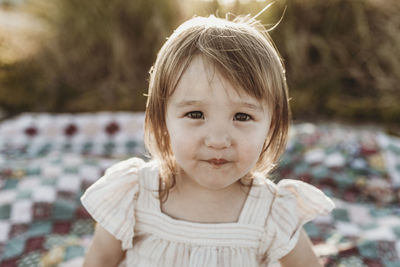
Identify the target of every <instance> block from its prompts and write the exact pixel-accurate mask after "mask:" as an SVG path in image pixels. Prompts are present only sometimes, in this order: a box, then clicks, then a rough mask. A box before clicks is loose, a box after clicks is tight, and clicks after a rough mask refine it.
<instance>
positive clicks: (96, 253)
mask: <svg viewBox="0 0 400 267" xmlns="http://www.w3.org/2000/svg"><path fill="white" fill-rule="evenodd" d="M124 256H125V255H124V252H123V251H122V248H121V241H119V240H117V239H116V238H115V237H114V236H113V235H111V234H110V233H109V232H107V231H106V230H105V229H104V228H103V227H101V226H100V225H99V224H97V226H96V230H95V232H94V236H93V240H92V244H91V245H90V247H89V250H88V252H87V253H86V256H85V261H84V263H83V266H84V267H101V266H105V267H111V266H118V264H119V263H120V262H121V261H122V259H123V258H124Z"/></svg>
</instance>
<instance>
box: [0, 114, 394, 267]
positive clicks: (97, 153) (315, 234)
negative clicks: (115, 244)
mask: <svg viewBox="0 0 400 267" xmlns="http://www.w3.org/2000/svg"><path fill="white" fill-rule="evenodd" d="M143 119H144V115H143V114H142V113H122V112H120V113H95V114H76V115H69V114H66V115H65V114H64V115H49V114H23V115H21V116H19V117H17V118H15V119H12V120H8V121H4V122H2V123H0V266H45V267H51V266H63V267H72V266H80V264H81V260H82V257H83V255H84V253H85V251H86V249H87V247H88V245H89V243H90V239H91V236H92V234H93V230H94V221H93V220H92V219H91V218H90V216H89V214H88V213H87V212H86V211H85V209H84V208H83V207H82V205H81V204H80V201H79V198H80V196H81V195H82V193H83V192H84V191H85V190H86V188H88V187H89V186H90V185H91V184H92V183H93V182H95V181H96V180H97V179H98V178H100V177H101V176H102V174H103V173H104V171H105V169H106V168H107V167H109V166H110V165H112V164H113V163H115V162H118V161H120V160H122V159H125V158H128V157H132V156H139V157H142V158H145V152H144V146H143V141H142V136H143V131H142V127H143ZM284 178H291V179H300V180H303V181H305V182H308V183H311V184H313V185H315V186H317V187H319V188H320V189H322V190H323V191H324V192H325V193H326V194H327V195H329V196H330V197H332V198H333V200H334V202H335V204H336V209H335V210H334V211H333V212H332V213H331V214H330V215H328V216H321V217H318V218H317V219H315V220H314V221H312V222H310V223H308V224H306V225H305V229H306V231H307V232H308V234H309V236H310V237H311V239H312V241H313V243H314V245H315V250H316V251H317V253H318V254H319V255H320V256H321V258H322V260H323V261H324V263H325V266H349V267H350V266H351V267H353V266H387V267H399V266H400V139H399V138H396V137H392V136H388V135H386V134H384V133H383V132H380V131H376V130H374V129H361V128H360V129H359V128H352V127H347V126H343V125H336V124H324V125H322V124H318V125H316V124H308V123H304V124H295V125H294V126H293V127H292V130H291V133H290V141H289V144H288V148H287V151H286V152H285V154H284V156H283V157H282V159H281V161H280V164H279V166H278V168H277V169H276V170H275V172H274V173H273V174H272V175H271V179H274V180H275V181H279V180H280V179H284Z"/></svg>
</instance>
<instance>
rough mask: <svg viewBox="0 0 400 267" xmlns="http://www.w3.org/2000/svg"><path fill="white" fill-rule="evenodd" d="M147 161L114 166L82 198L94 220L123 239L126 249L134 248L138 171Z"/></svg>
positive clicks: (132, 161)
mask: <svg viewBox="0 0 400 267" xmlns="http://www.w3.org/2000/svg"><path fill="white" fill-rule="evenodd" d="M143 164H144V161H143V160H141V159H139V158H131V159H128V160H125V161H122V162H119V163H117V164H115V165H113V166H112V167H110V168H108V169H107V170H106V172H105V174H104V176H103V177H101V178H100V179H99V180H98V181H97V182H96V183H94V184H93V185H92V186H90V187H89V188H88V189H87V190H86V192H85V193H84V195H83V196H82V198H81V202H82V204H83V206H84V207H85V208H86V210H87V211H88V212H89V213H90V215H91V216H92V217H93V219H95V220H96V221H97V223H99V224H100V225H101V226H102V227H103V228H104V229H106V230H107V231H108V232H109V233H110V234H112V235H113V236H114V237H115V238H116V239H118V240H120V241H121V242H122V249H123V250H126V249H129V248H131V247H132V239H133V234H134V226H135V208H134V206H135V202H136V198H137V193H138V191H139V182H138V180H139V179H138V171H139V168H140V167H141V166H142V165H143Z"/></svg>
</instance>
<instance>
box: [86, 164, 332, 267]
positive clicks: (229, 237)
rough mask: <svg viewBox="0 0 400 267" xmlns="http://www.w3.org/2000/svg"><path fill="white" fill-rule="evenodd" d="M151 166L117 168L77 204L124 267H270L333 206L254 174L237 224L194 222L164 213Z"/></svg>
mask: <svg viewBox="0 0 400 267" xmlns="http://www.w3.org/2000/svg"><path fill="white" fill-rule="evenodd" d="M158 183H159V178H158V168H157V164H156V162H149V163H145V162H143V161H142V160H140V159H137V158H132V159H129V160H127V161H123V162H120V163H118V164H116V165H114V166H113V167H111V168H110V169H108V170H107V171H106V173H105V175H104V176H103V177H102V178H101V179H100V180H99V181H98V182H96V183H95V184H94V185H93V186H91V187H90V188H89V189H88V190H87V192H86V193H85V194H84V196H83V197H82V199H81V200H82V203H83V205H84V206H85V208H86V209H87V210H88V211H89V213H90V214H92V216H93V218H94V219H95V220H96V221H97V222H98V223H100V225H102V226H103V227H104V228H105V229H106V230H108V231H109V232H110V233H111V234H113V235H114V236H115V237H116V238H117V239H119V240H121V241H122V248H123V249H124V250H127V253H126V265H127V266H193V267H194V266H210V267H212V266H268V265H269V264H270V263H272V262H274V261H276V260H278V259H280V258H281V257H283V256H284V255H286V254H287V253H288V252H290V250H291V249H293V247H294V246H295V245H296V242H297V240H298V233H299V230H300V229H301V227H302V225H303V224H304V223H305V222H307V221H309V220H312V219H313V218H314V217H315V216H317V215H319V214H326V213H328V212H329V211H331V210H332V209H333V207H334V204H333V202H332V201H331V200H330V199H329V198H327V197H326V196H325V195H324V194H323V193H322V192H321V191H320V190H318V189H317V188H315V187H313V186H311V185H308V184H306V183H303V182H300V181H295V180H283V181H281V182H280V183H278V184H277V185H276V184H274V183H273V182H271V181H269V180H266V179H263V178H262V177H261V176H260V175H255V178H254V182H253V185H252V187H251V189H250V191H249V195H248V197H247V200H246V202H245V204H244V206H243V209H242V211H241V214H240V216H239V219H238V221H237V222H232V223H218V224H216V223H194V222H188V221H182V220H177V219H173V218H171V217H170V216H168V215H166V214H164V213H162V211H161V209H160V201H159V199H158Z"/></svg>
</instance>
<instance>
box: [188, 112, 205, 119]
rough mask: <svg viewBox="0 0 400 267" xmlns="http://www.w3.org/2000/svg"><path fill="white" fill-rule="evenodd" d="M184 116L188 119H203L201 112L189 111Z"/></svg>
mask: <svg viewBox="0 0 400 267" xmlns="http://www.w3.org/2000/svg"><path fill="white" fill-rule="evenodd" d="M185 116H186V117H188V118H190V119H204V115H203V112H201V111H190V112H188V113H186V115H185Z"/></svg>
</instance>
